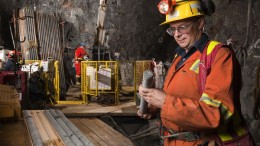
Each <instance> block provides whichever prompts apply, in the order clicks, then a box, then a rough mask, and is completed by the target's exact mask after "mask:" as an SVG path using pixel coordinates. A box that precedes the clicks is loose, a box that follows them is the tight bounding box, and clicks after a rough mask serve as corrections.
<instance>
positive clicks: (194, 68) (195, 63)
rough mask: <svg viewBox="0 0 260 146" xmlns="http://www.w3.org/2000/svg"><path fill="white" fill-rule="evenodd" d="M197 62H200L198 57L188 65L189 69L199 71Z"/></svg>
mask: <svg viewBox="0 0 260 146" xmlns="http://www.w3.org/2000/svg"><path fill="white" fill-rule="evenodd" d="M199 64H200V59H198V60H196V61H195V62H194V63H193V64H192V66H191V67H190V70H192V71H194V72H195V73H197V74H198V73H199Z"/></svg>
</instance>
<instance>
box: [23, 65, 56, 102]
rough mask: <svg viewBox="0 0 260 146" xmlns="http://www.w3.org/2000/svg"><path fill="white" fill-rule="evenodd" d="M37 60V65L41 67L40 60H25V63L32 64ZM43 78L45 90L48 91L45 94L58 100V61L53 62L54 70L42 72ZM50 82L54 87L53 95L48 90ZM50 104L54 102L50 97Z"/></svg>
mask: <svg viewBox="0 0 260 146" xmlns="http://www.w3.org/2000/svg"><path fill="white" fill-rule="evenodd" d="M35 62H38V63H39V67H41V60H25V65H28V64H32V63H35ZM43 78H44V81H45V84H46V91H47V92H48V93H47V95H51V97H52V98H53V99H54V100H55V101H56V102H58V101H59V99H60V78H59V61H55V62H54V72H44V73H43ZM50 83H52V84H53V87H54V95H53V94H50V90H49V86H50V85H49V84H50ZM50 102H51V104H52V105H53V104H54V103H53V102H52V99H50Z"/></svg>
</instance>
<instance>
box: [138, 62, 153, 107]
mask: <svg viewBox="0 0 260 146" xmlns="http://www.w3.org/2000/svg"><path fill="white" fill-rule="evenodd" d="M150 64H151V60H144V61H135V65H134V100H135V101H136V104H137V105H139V99H138V98H137V97H136V93H137V91H138V87H139V85H140V84H141V83H142V78H143V72H144V71H145V70H147V69H149V68H150Z"/></svg>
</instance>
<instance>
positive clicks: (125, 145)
mask: <svg viewBox="0 0 260 146" xmlns="http://www.w3.org/2000/svg"><path fill="white" fill-rule="evenodd" d="M89 120H90V121H92V122H91V123H95V124H96V125H97V126H98V127H99V128H100V129H102V130H103V131H104V132H106V133H107V135H109V136H111V139H114V140H116V141H117V142H118V143H119V144H118V145H121V146H131V145H133V143H132V142H131V141H130V140H129V139H128V138H126V137H125V136H124V135H122V134H121V133H119V132H117V131H116V130H115V129H113V128H112V127H110V126H108V125H106V124H105V123H104V122H102V121H101V120H99V119H96V118H91V119H89Z"/></svg>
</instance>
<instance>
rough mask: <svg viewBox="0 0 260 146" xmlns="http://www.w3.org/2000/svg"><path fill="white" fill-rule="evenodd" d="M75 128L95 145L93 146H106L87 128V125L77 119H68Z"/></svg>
mask: <svg viewBox="0 0 260 146" xmlns="http://www.w3.org/2000/svg"><path fill="white" fill-rule="evenodd" d="M69 120H70V121H71V122H72V123H73V124H74V125H75V126H77V127H78V128H79V129H80V131H81V132H82V133H83V134H84V135H85V136H86V137H87V138H88V139H89V140H90V141H91V142H92V143H93V144H94V145H95V146H108V145H107V144H106V143H105V142H104V141H102V140H101V139H100V138H99V137H98V136H97V135H96V134H95V133H94V132H93V131H91V130H90V129H89V128H88V123H83V122H82V121H81V120H80V119H78V118H70V119H69Z"/></svg>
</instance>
